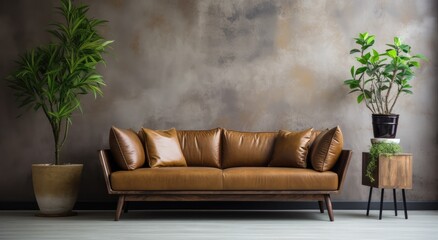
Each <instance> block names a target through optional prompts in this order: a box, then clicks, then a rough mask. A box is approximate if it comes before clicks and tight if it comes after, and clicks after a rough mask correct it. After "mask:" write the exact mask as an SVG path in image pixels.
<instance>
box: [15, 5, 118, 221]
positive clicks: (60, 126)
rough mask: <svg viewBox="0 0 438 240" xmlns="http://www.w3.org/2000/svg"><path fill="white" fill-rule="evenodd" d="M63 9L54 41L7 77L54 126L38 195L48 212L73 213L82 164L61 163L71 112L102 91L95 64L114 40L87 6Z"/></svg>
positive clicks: (38, 176) (37, 180) (25, 103)
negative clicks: (85, 98)
mask: <svg viewBox="0 0 438 240" xmlns="http://www.w3.org/2000/svg"><path fill="white" fill-rule="evenodd" d="M58 10H59V13H60V14H61V15H62V16H63V18H64V22H63V23H55V24H53V29H51V30H49V31H48V32H49V33H51V34H52V35H53V37H54V42H51V43H49V44H47V45H45V46H41V47H37V48H35V49H32V50H30V51H28V52H26V53H24V54H23V55H21V56H20V58H19V60H18V61H17V65H18V66H17V70H16V71H15V72H14V73H13V74H11V75H10V76H8V78H7V79H8V81H9V86H10V87H11V88H12V89H13V90H14V92H15V96H16V99H17V102H18V103H19V106H20V107H25V108H26V109H33V110H35V111H38V110H41V111H43V113H44V115H45V116H46V118H47V120H48V121H49V123H50V126H51V130H52V134H53V139H54V147H55V148H54V153H55V155H54V156H55V157H54V161H53V163H52V164H33V165H32V179H33V186H34V192H35V197H36V199H37V202H38V206H39V208H40V215H43V216H66V215H72V214H73V213H72V208H73V206H74V203H75V202H76V198H77V193H78V188H79V183H80V177H81V172H82V167H83V166H82V164H62V163H61V161H60V153H61V149H62V147H63V145H64V142H65V140H66V139H67V136H68V132H69V127H70V125H71V124H72V113H73V112H75V111H77V110H81V102H80V96H81V95H84V94H90V93H92V94H94V96H95V97H97V95H101V94H102V91H101V87H102V86H103V85H105V84H104V81H103V78H102V76H101V75H99V74H98V73H97V70H96V66H97V65H98V64H100V63H104V59H103V57H102V54H103V53H105V48H106V47H108V45H109V44H110V43H111V42H112V41H106V40H105V39H104V38H103V37H102V36H101V35H100V34H99V33H98V31H97V27H98V26H99V25H102V24H103V23H105V21H103V20H98V19H94V18H89V17H87V16H86V13H87V11H88V6H86V5H78V6H75V5H73V4H72V2H71V0H62V1H61V7H59V8H58Z"/></svg>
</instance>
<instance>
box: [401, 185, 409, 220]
mask: <svg viewBox="0 0 438 240" xmlns="http://www.w3.org/2000/svg"><path fill="white" fill-rule="evenodd" d="M402 194H403V208H404V209H405V219H408V209H407V208H406V194H405V190H404V189H402Z"/></svg>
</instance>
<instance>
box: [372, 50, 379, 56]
mask: <svg viewBox="0 0 438 240" xmlns="http://www.w3.org/2000/svg"><path fill="white" fill-rule="evenodd" d="M379 55H380V54H379V53H378V52H377V51H376V50H375V49H373V56H377V57H378V56H379Z"/></svg>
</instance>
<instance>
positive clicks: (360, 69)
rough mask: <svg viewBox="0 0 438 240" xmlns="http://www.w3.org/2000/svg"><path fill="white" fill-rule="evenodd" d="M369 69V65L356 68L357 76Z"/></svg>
mask: <svg viewBox="0 0 438 240" xmlns="http://www.w3.org/2000/svg"><path fill="white" fill-rule="evenodd" d="M366 70H367V67H360V68H358V69H357V70H356V76H357V75H359V74H361V73H363V72H365V71H366Z"/></svg>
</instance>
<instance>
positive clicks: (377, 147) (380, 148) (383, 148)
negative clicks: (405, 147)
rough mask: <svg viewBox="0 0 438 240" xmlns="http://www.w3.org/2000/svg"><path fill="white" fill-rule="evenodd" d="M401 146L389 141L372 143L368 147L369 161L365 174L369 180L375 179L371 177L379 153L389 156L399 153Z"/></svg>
mask: <svg viewBox="0 0 438 240" xmlns="http://www.w3.org/2000/svg"><path fill="white" fill-rule="evenodd" d="M401 151H402V148H401V147H400V145H399V144H398V143H390V142H378V143H373V144H372V145H371V147H370V159H369V160H370V161H369V163H368V165H367V166H366V173H365V176H366V177H368V178H369V179H370V181H371V182H374V181H375V179H374V177H373V173H374V171H375V170H376V167H377V161H378V159H379V156H380V155H384V156H391V155H394V154H397V153H401Z"/></svg>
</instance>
